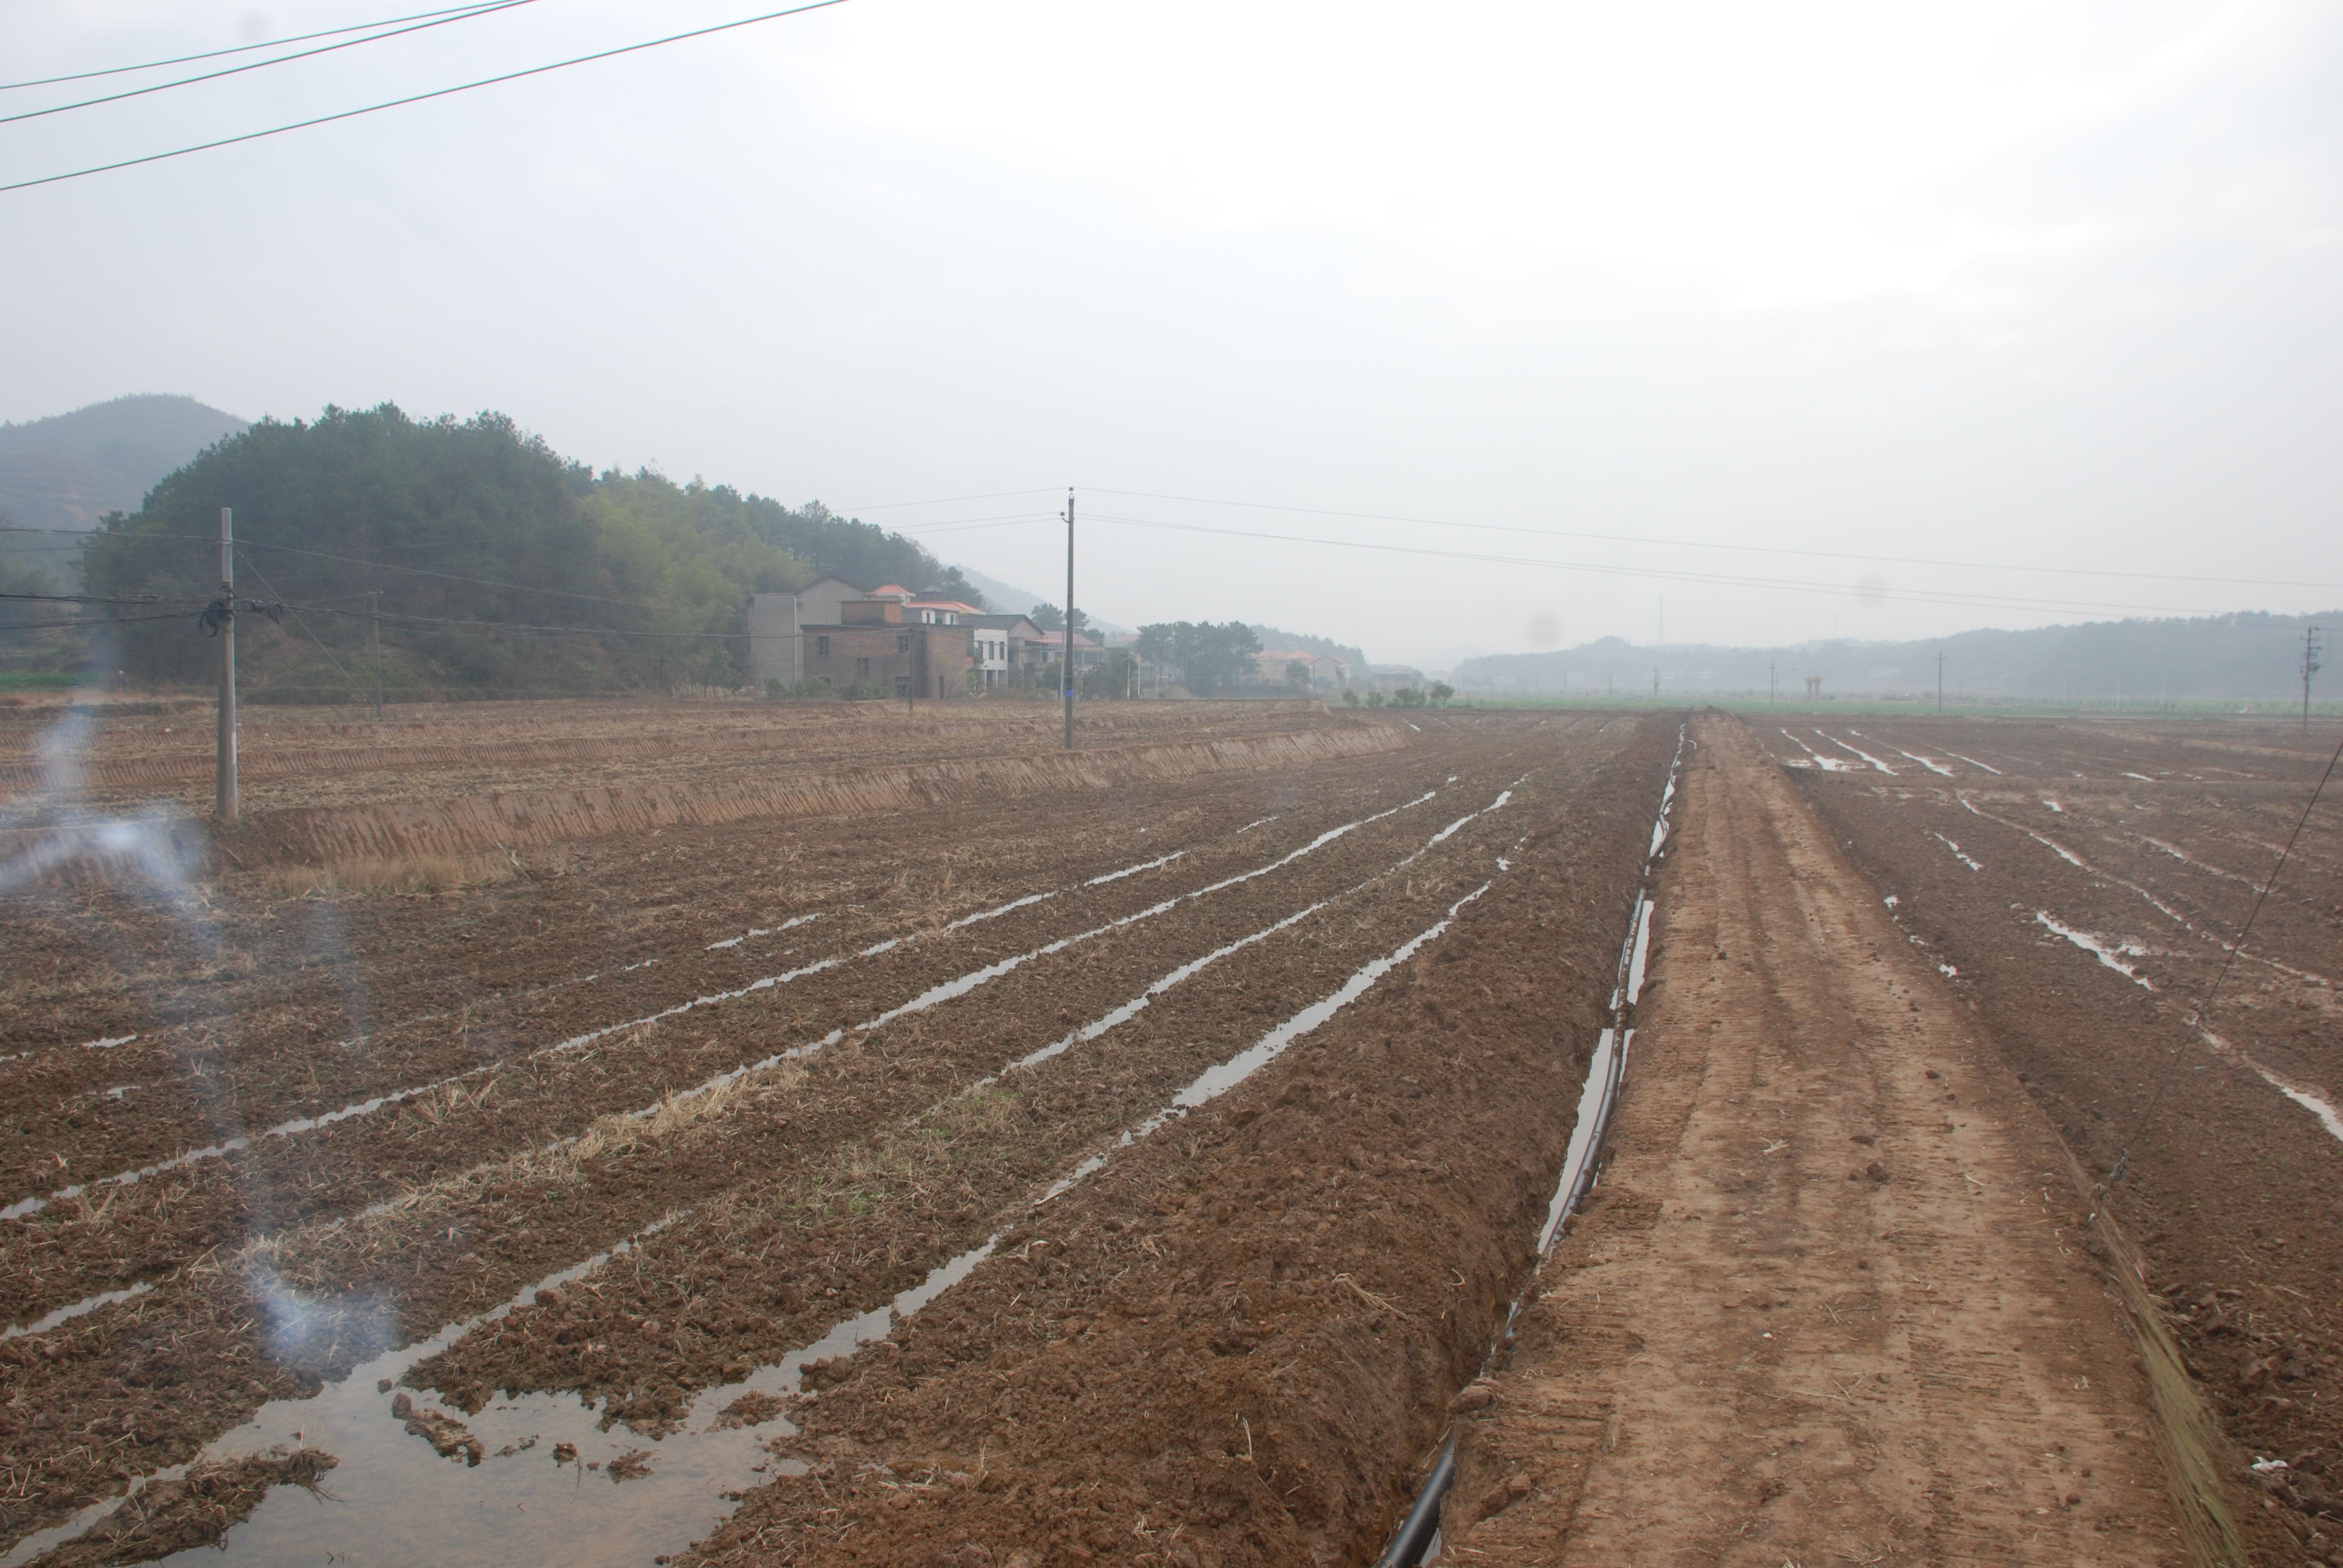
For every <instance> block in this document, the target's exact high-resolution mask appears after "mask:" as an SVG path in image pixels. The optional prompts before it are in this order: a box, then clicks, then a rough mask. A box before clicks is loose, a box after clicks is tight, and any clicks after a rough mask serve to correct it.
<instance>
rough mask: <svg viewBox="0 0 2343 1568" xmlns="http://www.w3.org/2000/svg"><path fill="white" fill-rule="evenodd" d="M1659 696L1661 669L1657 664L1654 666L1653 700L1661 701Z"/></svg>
mask: <svg viewBox="0 0 2343 1568" xmlns="http://www.w3.org/2000/svg"><path fill="white" fill-rule="evenodd" d="M1659 695H1660V667H1659V666H1658V665H1656V664H1655V665H1654V666H1652V698H1653V700H1654V701H1657V700H1658V699H1659Z"/></svg>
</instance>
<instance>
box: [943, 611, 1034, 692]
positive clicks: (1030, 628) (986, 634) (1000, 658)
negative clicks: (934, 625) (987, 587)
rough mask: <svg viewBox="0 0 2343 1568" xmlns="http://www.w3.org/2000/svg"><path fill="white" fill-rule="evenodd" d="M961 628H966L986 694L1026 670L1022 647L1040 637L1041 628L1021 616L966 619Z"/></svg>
mask: <svg viewBox="0 0 2343 1568" xmlns="http://www.w3.org/2000/svg"><path fill="white" fill-rule="evenodd" d="M960 624H961V625H962V626H965V627H967V628H969V638H970V642H971V644H972V645H973V647H972V651H973V654H974V657H975V658H976V668H977V670H978V680H979V684H980V688H981V689H983V690H986V691H995V690H998V689H1001V687H1003V686H1005V685H1007V684H1008V682H1009V677H1010V675H1011V672H1012V671H1015V670H1020V669H1024V668H1029V667H1028V666H1027V664H1026V662H1025V652H1024V649H1025V645H1026V644H1027V643H1028V642H1030V641H1031V640H1032V639H1033V638H1037V637H1040V636H1041V628H1040V627H1038V626H1035V625H1034V624H1033V622H1032V621H1031V618H1028V617H1025V616H1021V615H987V614H978V615H966V616H962V617H961V618H960Z"/></svg>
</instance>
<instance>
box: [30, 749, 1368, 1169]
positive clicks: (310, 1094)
mask: <svg viewBox="0 0 2343 1568" xmlns="http://www.w3.org/2000/svg"><path fill="white" fill-rule="evenodd" d="M1389 788H1390V786H1389V783H1388V782H1386V783H1384V784H1383V786H1382V787H1381V789H1382V790H1384V791H1387V790H1388V789H1389ZM1385 798H1386V799H1388V795H1386V797H1385ZM1314 814H1315V813H1312V815H1314ZM1367 815H1368V818H1369V819H1373V817H1374V814H1373V813H1368V814H1367ZM1355 820H1356V819H1355V818H1354V819H1353V821H1354V822H1355ZM1339 826H1340V824H1338V827H1339ZM1344 830H1347V829H1344ZM1256 843H1257V841H1256ZM1190 853H1191V855H1192V856H1193V854H1194V853H1195V851H1191V852H1190ZM1258 855H1259V849H1257V848H1253V847H1249V846H1247V845H1240V844H1236V843H1234V842H1232V841H1226V840H1224V841H1222V843H1221V844H1218V845H1216V846H1213V847H1212V853H1211V854H1210V855H1207V856H1205V857H1204V860H1203V862H1202V863H1207V864H1209V863H1210V862H1212V861H1214V860H1217V861H1219V862H1220V863H1222V864H1224V865H1225V864H1229V863H1231V862H1232V861H1233V862H1235V863H1237V864H1243V861H1244V859H1246V858H1254V859H1256V860H1257V857H1258ZM1154 859H1155V861H1156V862H1157V864H1156V866H1155V867H1151V868H1150V869H1159V868H1160V867H1161V866H1163V865H1170V864H1173V863H1175V862H1172V861H1168V860H1165V859H1162V858H1161V857H1160V856H1159V857H1155V858H1154ZM1186 863H1189V864H1194V863H1199V862H1198V861H1196V860H1195V859H1190V860H1189V861H1188V862H1186ZM1249 869H1250V868H1249ZM1136 871H1137V867H1136V866H1134V865H1132V864H1131V863H1129V862H1125V863H1124V864H1122V865H1120V866H1116V865H1110V867H1109V868H1108V869H1107V872H1106V874H1105V875H1104V876H1103V879H1098V878H1096V877H1094V876H1093V877H1078V878H1076V879H1067V880H1065V881H1064V882H1063V883H1062V884H1061V885H1060V886H1058V887H1057V888H1056V889H1055V890H1054V891H1052V892H1049V893H1046V894H1044V895H1039V896H1035V897H1033V898H1031V899H1025V900H1010V902H1009V903H1008V904H1006V905H1001V906H994V907H992V908H990V909H982V910H979V911H978V914H979V916H980V917H984V916H997V915H1002V914H1006V913H1009V912H1011V911H1012V910H1016V909H1018V908H1019V907H1020V906H1021V905H1030V904H1034V903H1039V902H1041V900H1042V899H1043V898H1045V897H1046V898H1054V897H1056V896H1057V895H1058V894H1061V893H1065V894H1081V895H1082V897H1081V898H1080V899H1078V900H1075V902H1077V903H1080V904H1081V906H1082V907H1083V908H1084V909H1085V910H1091V911H1095V910H1101V909H1107V910H1111V909H1112V908H1114V900H1116V899H1118V898H1121V897H1124V896H1125V895H1126V894H1127V893H1128V890H1131V889H1136V888H1138V887H1139V885H1140V884H1139V883H1138V882H1137V881H1136V880H1126V875H1125V874H1129V875H1131V876H1135V874H1136ZM1119 873H1121V874H1119ZM1086 881H1087V882H1091V884H1092V885H1094V886H1096V887H1099V888H1105V889H1107V890H1106V891H1092V890H1091V889H1090V888H1089V887H1085V886H1084V885H1082V884H1083V883H1084V882H1086ZM1129 897H1131V898H1136V897H1144V895H1143V894H1130V895H1129ZM1102 900H1104V901H1103V902H1102ZM1126 901H1128V899H1126ZM1060 907H1066V908H1070V907H1071V905H1069V906H1060ZM1050 913H1051V911H1050V910H1043V911H1041V916H1039V917H1035V918H1044V919H1046V918H1048V917H1049V916H1050ZM1019 924H1020V922H1019V921H1013V920H1012V921H1011V922H1009V923H1008V924H1006V925H996V926H994V927H992V928H991V929H990V930H986V931H983V932H980V933H977V934H975V935H974V936H972V937H970V939H969V940H971V941H975V942H978V943H979V944H981V943H983V942H985V941H987V940H994V939H999V940H1014V937H1013V935H1011V928H1012V927H1016V926H1019ZM938 935H939V933H937V932H936V931H935V930H933V929H932V925H931V924H930V925H929V926H925V927H923V926H918V925H905V924H899V925H897V926H896V928H895V930H893V931H892V932H891V933H890V932H887V931H886V930H885V929H884V928H883V927H881V928H880V929H879V930H872V929H871V927H870V925H868V924H866V925H864V926H863V927H862V928H861V929H860V930H857V931H854V932H852V933H851V934H849V933H846V932H840V933H839V934H838V936H837V937H836V938H834V939H833V941H834V942H835V943H836V945H835V946H834V947H833V949H832V950H831V951H830V955H829V956H828V957H827V958H825V959H823V960H816V961H815V962H813V963H811V964H807V963H803V962H800V963H799V964H798V965H797V966H795V967H794V968H792V969H790V970H783V971H780V972H779V973H770V974H765V975H757V974H756V973H755V970H753V969H749V971H748V973H747V974H746V975H743V974H742V972H741V971H742V970H743V968H746V967H747V964H748V963H749V962H750V961H753V960H754V958H755V957H756V955H755V954H754V953H752V952H727V953H724V954H722V955H720V957H717V958H706V957H703V958H700V959H699V960H693V961H683V962H678V963H672V964H670V965H669V967H668V968H667V969H666V970H663V971H662V973H661V974H660V975H659V976H658V977H654V979H653V980H652V982H651V983H654V984H656V985H657V986H658V987H659V989H660V990H664V991H665V992H666V994H667V995H668V996H669V997H670V998H674V999H676V1000H674V1001H672V1002H671V1003H670V1004H669V1007H667V1008H666V1009H654V1010H650V1013H644V1012H630V1013H628V1015H626V1016H625V1017H623V1018H621V1019H618V1020H613V1019H610V1018H609V1017H608V1013H607V1012H605V1013H603V1014H602V1016H601V1017H600V1018H596V1017H595V1016H594V1013H593V1012H592V1011H590V1010H589V1009H592V1008H593V1007H595V1006H596V1003H595V1002H594V1000H593V999H592V998H591V997H590V996H583V995H572V996H569V997H567V998H564V999H562V1000H560V1001H559V1002H558V1003H556V1004H554V1005H553V1006H550V1007H540V1008H533V1009H514V1010H507V1011H505V1012H503V1013H501V1014H499V1013H496V1012H493V1011H488V1010H483V1012H482V1015H481V1016H479V1017H478V1018H477V1019H475V1018H472V1017H470V1016H469V1015H468V1016H467V1020H466V1025H465V1028H464V1030H462V1031H461V1032H460V1033H453V1034H452V1038H451V1033H452V1031H448V1030H444V1029H443V1030H438V1031H437V1035H436V1039H434V1040H429V1041H416V1040H405V1041H394V1042H391V1043H390V1044H387V1045H386V1047H385V1048H384V1049H382V1050H377V1051H373V1052H370V1053H367V1056H366V1058H365V1059H364V1060H350V1059H348V1058H347V1055H346V1054H343V1053H332V1054H334V1055H335V1056H336V1060H335V1061H334V1062H333V1064H332V1065H334V1066H336V1067H337V1068H338V1069H339V1070H340V1072H341V1075H342V1076H343V1078H344V1079H345V1080H349V1079H351V1078H353V1077H359V1075H362V1077H360V1081H362V1082H363V1084H364V1087H363V1089H362V1090H360V1091H358V1092H357V1093H354V1094H351V1095H350V1096H349V1097H348V1098H347V1100H345V1101H341V1102H339V1103H337V1102H336V1101H331V1100H328V1101H325V1102H324V1103H323V1104H318V1103H317V1099H318V1097H317V1095H316V1093H315V1092H314V1090H313V1088H312V1084H313V1083H314V1081H315V1079H316V1077H317V1074H316V1071H315V1066H314V1056H313V1059H312V1068H311V1074H310V1081H308V1082H300V1083H298V1084H297V1088H298V1089H299V1091H301V1095H302V1098H304V1099H306V1100H307V1101H308V1103H307V1104H304V1105H301V1106H299V1107H297V1108H296V1107H293V1106H283V1109H284V1110H285V1111H294V1112H295V1113H293V1114H287V1115H284V1117H283V1120H282V1121H277V1122H275V1123H271V1122H269V1121H266V1120H265V1119H264V1118H265V1116H266V1111H267V1109H268V1101H267V1100H266V1098H263V1099H261V1100H259V1101H255V1100H254V1098H253V1097H250V1096H246V1095H236V1094H234V1092H233V1091H232V1090H230V1091H223V1090H220V1089H218V1088H216V1087H214V1086H215V1085H216V1081H217V1080H216V1074H217V1073H218V1072H219V1071H220V1070H219V1069H217V1068H211V1069H210V1070H208V1071H207V1070H202V1069H201V1068H198V1067H197V1066H196V1064H192V1063H191V1064H189V1066H188V1067H187V1068H185V1069H179V1070H171V1069H167V1068H166V1070H165V1073H166V1075H167V1076H166V1078H165V1085H168V1084H169V1083H170V1081H171V1080H174V1079H176V1080H178V1081H181V1082H182V1083H185V1084H191V1086H192V1087H196V1088H204V1089H209V1090H211V1091H212V1092H213V1093H214V1094H216V1095H217V1096H218V1097H219V1098H221V1099H226V1100H230V1101H231V1107H223V1106H219V1105H217V1104H210V1105H206V1104H202V1103H196V1104H187V1103H186V1102H185V1101H186V1095H185V1094H184V1093H183V1094H182V1096H181V1103H180V1104H179V1105H177V1106H167V1105H166V1101H167V1100H168V1096H167V1093H166V1092H160V1091H161V1090H162V1089H163V1088H164V1087H165V1086H164V1085H158V1086H157V1089H158V1092H156V1093H154V1094H150V1095H148V1096H147V1097H146V1101H145V1102H144V1103H142V1104H141V1105H139V1106H138V1107H137V1110H138V1111H139V1120H138V1121H136V1124H135V1126H136V1129H137V1130H138V1131H139V1132H140V1133H141V1134H143V1137H142V1138H139V1139H135V1140H132V1141H128V1145H127V1147H125V1146H124V1144H125V1141H124V1140H122V1139H106V1137H105V1136H104V1129H103V1128H99V1129H91V1130H79V1129H76V1130H74V1131H75V1132H76V1133H78V1134H79V1135H78V1136H61V1135H60V1130H59V1129H56V1128H55V1127H53V1126H48V1127H36V1128H35V1131H36V1132H46V1133H47V1134H48V1136H46V1137H45V1138H42V1139H41V1140H40V1141H39V1144H38V1147H39V1148H40V1150H41V1151H42V1153H41V1156H40V1158H39V1168H40V1169H42V1170H45V1171H50V1172H51V1173H52V1174H54V1173H55V1166H54V1165H53V1161H57V1160H64V1161H68V1162H69V1163H68V1164H67V1165H66V1167H65V1168H66V1169H68V1170H71V1169H87V1168H88V1166H89V1165H90V1164H92V1163H97V1162H98V1161H103V1160H104V1159H105V1158H106V1155H107V1154H108V1153H111V1154H113V1155H114V1157H115V1159H116V1160H117V1161H121V1160H122V1157H123V1156H124V1155H128V1157H129V1161H136V1162H137V1163H136V1164H135V1165H134V1164H130V1163H129V1162H128V1161H123V1163H122V1164H119V1165H117V1166H116V1170H115V1171H113V1172H110V1173H109V1175H110V1176H111V1179H112V1180H115V1181H120V1180H122V1179H124V1178H125V1177H126V1176H128V1175H129V1174H130V1173H131V1172H132V1171H139V1170H144V1169H146V1168H148V1167H154V1168H162V1166H163V1162H164V1161H181V1157H182V1156H184V1155H186V1154H187V1153H189V1152H190V1147H189V1146H190V1144H194V1145H195V1151H196V1157H197V1158H198V1159H208V1158H216V1157H217V1156H218V1155H219V1154H221V1153H223V1152H234V1151H236V1148H238V1147H239V1145H238V1144H237V1143H236V1140H238V1139H241V1140H244V1141H246V1143H250V1142H253V1141H259V1140H264V1139H267V1138H270V1137H277V1136H283V1135H286V1134H287V1133H301V1132H306V1131H309V1130H311V1128H313V1127H314V1126H316V1125H319V1124H321V1119H329V1120H334V1121H338V1120H346V1119H347V1117H348V1116H350V1115H352V1114H357V1115H367V1114H372V1113H373V1111H378V1110H380V1109H381V1108H382V1106H383V1105H385V1104H392V1103H397V1102H398V1101H401V1100H404V1099H407V1098H412V1097H414V1096H416V1095H417V1094H419V1093H423V1092H427V1091H431V1090H433V1089H436V1088H440V1087H445V1086H448V1085H458V1086H460V1085H463V1084H467V1083H477V1082H478V1081H479V1080H481V1079H482V1078H483V1077H485V1076H488V1075H490V1074H492V1073H494V1072H496V1071H498V1070H503V1069H508V1068H509V1066H510V1065H511V1063H512V1061H513V1060H514V1059H515V1058H517V1057H525V1056H531V1055H537V1054H542V1053H543V1050H544V1047H543V1046H541V1045H540V1046H538V1047H529V1046H527V1045H525V1044H523V1043H522V1041H523V1040H525V1039H526V1036H527V1035H528V1033H536V1034H538V1036H539V1038H540V1040H542V1039H544V1038H545V1037H546V1036H548V1035H550V1036H552V1037H553V1039H554V1040H555V1041H556V1042H558V1045H557V1049H558V1048H565V1047H566V1048H568V1049H575V1048H576V1046H577V1045H578V1044H580V1043H583V1042H586V1041H588V1040H590V1039H592V1038H595V1037H598V1036H600V1035H607V1034H608V1033H611V1032H613V1031H615V1030H624V1029H628V1028H632V1027H636V1026H639V1025H640V1024H642V1023H644V1022H646V1021H648V1020H649V1016H650V1014H651V1013H659V1014H664V1016H667V1017H674V1016H677V1015H679V1014H680V1013H682V1012H687V1011H691V1010H698V1009H699V1008H702V1007H706V1006H713V1005H717V1004H719V1003H721V1002H723V1001H727V1000H735V999H736V998H737V997H738V996H739V995H744V994H749V993H752V992H755V991H757V990H769V989H771V988H773V987H774V986H776V985H779V984H783V983H790V982H795V981H800V980H803V979H804V978H805V977H806V976H807V975H809V974H811V973H816V972H820V970H822V969H823V968H824V967H825V966H826V967H829V968H836V967H839V966H841V965H846V964H850V963H853V962H855V961H857V960H861V959H867V958H869V957H870V956H872V955H874V954H878V953H882V952H886V951H890V950H893V949H894V948H897V947H900V946H902V945H904V944H907V943H910V942H915V941H920V940H930V941H932V940H934V939H935V938H936V937H937V936H938ZM874 939H875V940H874ZM703 945H704V944H703ZM728 970H729V972H728ZM710 978H719V979H722V980H729V982H730V983H729V984H720V985H719V986H717V987H716V988H714V989H711V990H696V989H689V988H692V987H694V986H695V983H705V981H706V980H709V979H710ZM634 983H636V984H637V985H640V984H641V983H643V982H640V981H638V982H634ZM601 1005H603V1006H606V1007H607V1005H608V1004H607V1003H603V1004H601ZM841 1021H845V1020H841ZM400 1045H404V1046H406V1047H407V1049H398V1046H400ZM312 1050H313V1051H314V1047H313V1048H312ZM206 1066H208V1064H206ZM402 1067H405V1068H407V1069H408V1070H414V1069H417V1068H421V1069H424V1070H426V1071H427V1072H428V1076H418V1077H415V1078H408V1079H407V1080H406V1081H404V1082H402V1081H399V1080H398V1079H397V1078H388V1081H385V1079H386V1077H387V1075H388V1074H390V1073H392V1072H395V1071H397V1070H400V1069H401V1068H402ZM107 1076H109V1077H115V1078H135V1077H136V1064H135V1063H124V1064H122V1065H119V1066H116V1065H115V1064H113V1063H108V1064H107ZM282 1076H284V1075H280V1077H282ZM292 1087H296V1086H294V1085H287V1088H292ZM283 1098H284V1097H283V1095H282V1094H280V1095H278V1096H277V1101H278V1103H279V1104H280V1105H282V1101H283ZM62 1103H63V1104H64V1105H65V1107H66V1108H67V1111H66V1114H67V1115H69V1116H70V1115H72V1114H73V1113H72V1112H71V1111H70V1106H71V1103H72V1102H71V1101H70V1099H68V1100H66V1101H63V1102H62ZM174 1111H176V1114H174ZM26 1113H27V1114H30V1109H29V1108H27V1112H26ZM256 1121H257V1122H259V1123H260V1125H258V1126H254V1125H253V1123H254V1122H256ZM191 1133H192V1134H193V1135H194V1136H192V1137H191V1136H190V1134H191ZM27 1141H30V1140H27ZM22 1159H23V1157H21V1156H20V1161H21V1160H22ZM181 1162H184V1161H181ZM101 1169H104V1167H103V1166H101ZM97 1180H98V1181H106V1180H107V1178H105V1177H101V1178H98V1179H97ZM90 1185H92V1183H91V1182H89V1181H78V1182H66V1183H58V1184H56V1185H55V1186H48V1187H45V1188H38V1189H35V1191H31V1192H24V1193H20V1195H19V1197H18V1198H17V1199H15V1203H16V1204H17V1205H18V1207H17V1208H16V1210H15V1212H25V1211H28V1210H26V1209H25V1208H24V1207H23V1205H24V1204H25V1202H26V1201H28V1200H34V1201H37V1200H41V1199H45V1198H47V1197H49V1196H50V1195H51V1194H52V1193H55V1192H56V1191H59V1189H60V1188H63V1189H67V1190H72V1189H84V1188H87V1187H89V1186H90ZM35 1206H37V1203H35Z"/></svg>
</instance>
